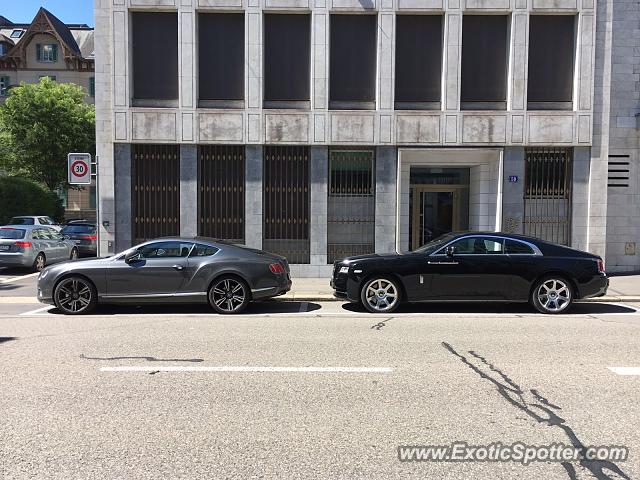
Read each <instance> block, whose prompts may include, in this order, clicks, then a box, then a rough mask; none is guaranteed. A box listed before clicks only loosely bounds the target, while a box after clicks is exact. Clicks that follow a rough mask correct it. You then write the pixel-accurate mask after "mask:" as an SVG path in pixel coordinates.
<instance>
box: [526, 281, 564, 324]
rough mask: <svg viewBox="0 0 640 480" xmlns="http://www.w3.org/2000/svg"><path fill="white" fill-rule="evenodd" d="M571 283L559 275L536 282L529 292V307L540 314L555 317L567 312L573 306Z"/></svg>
mask: <svg viewBox="0 0 640 480" xmlns="http://www.w3.org/2000/svg"><path fill="white" fill-rule="evenodd" d="M573 295H574V294H573V287H572V286H571V282H569V280H567V279H566V278H564V277H562V276H559V275H549V276H546V277H544V278H541V279H540V280H538V281H537V282H536V284H535V286H534V287H533V290H531V299H530V302H531V305H533V307H534V308H535V309H536V310H537V311H538V312H540V313H545V314H552V315H557V314H559V313H564V312H567V311H568V310H569V309H570V308H571V305H572V304H573Z"/></svg>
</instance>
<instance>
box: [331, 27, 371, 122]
mask: <svg viewBox="0 0 640 480" xmlns="http://www.w3.org/2000/svg"><path fill="white" fill-rule="evenodd" d="M330 42H331V46H330V49H331V51H330V52H329V55H330V60H331V61H330V72H329V77H330V78H329V96H330V102H334V103H333V104H332V105H330V106H331V108H355V107H357V106H358V105H355V106H354V105H352V104H349V103H353V102H355V103H356V104H358V103H359V104H360V108H371V109H373V108H375V97H376V16H375V15H331V40H330ZM336 102H337V103H336ZM341 102H342V104H341Z"/></svg>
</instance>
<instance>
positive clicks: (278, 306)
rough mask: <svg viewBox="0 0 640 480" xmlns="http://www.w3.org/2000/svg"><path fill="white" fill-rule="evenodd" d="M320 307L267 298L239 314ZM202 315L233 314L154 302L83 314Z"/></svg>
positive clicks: (54, 311) (200, 306)
mask: <svg viewBox="0 0 640 480" xmlns="http://www.w3.org/2000/svg"><path fill="white" fill-rule="evenodd" d="M318 309H320V305H318V304H317V303H313V302H292V301H282V300H268V301H264V302H252V303H250V304H249V305H248V306H247V309H246V310H245V311H244V312H243V313H241V314H240V315H242V316H246V315H258V314H259V315H265V314H281V313H298V312H301V311H302V312H312V311H315V310H318ZM48 313H52V314H58V315H62V312H61V311H60V310H58V309H57V308H55V307H53V306H52V307H51V310H48ZM159 314H162V315H202V314H210V315H212V316H214V315H215V316H224V317H227V316H228V317H232V316H233V315H218V314H217V313H215V312H214V311H213V310H212V309H211V307H209V306H208V305H204V304H180V305H178V304H154V305H98V306H97V307H96V308H95V310H94V311H93V312H91V313H89V314H87V315H85V316H89V317H91V316H102V315H159Z"/></svg>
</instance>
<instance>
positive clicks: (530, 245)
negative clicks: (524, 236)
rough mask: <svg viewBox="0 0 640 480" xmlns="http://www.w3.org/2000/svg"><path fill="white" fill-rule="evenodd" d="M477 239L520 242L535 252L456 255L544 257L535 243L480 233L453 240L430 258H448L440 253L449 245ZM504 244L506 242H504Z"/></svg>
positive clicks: (461, 254)
mask: <svg viewBox="0 0 640 480" xmlns="http://www.w3.org/2000/svg"><path fill="white" fill-rule="evenodd" d="M477 237H487V238H499V239H500V240H511V241H512V242H519V243H522V244H524V245H527V246H528V247H531V249H532V250H533V253H487V254H485V253H458V254H456V255H457V256H460V257H462V256H474V257H475V256H478V255H491V256H495V255H509V256H511V255H517V256H529V257H533V256H543V255H542V251H541V250H540V249H539V248H538V247H537V246H536V245H534V244H533V243H531V242H527V241H526V240H520V239H519V238H512V237H505V236H503V235H492V234H490V233H487V234H480V233H474V234H469V235H463V236H461V237H457V238H454V239H453V240H451V241H450V242H449V243H447V244H446V245H444V246H443V247H441V248H440V249H439V250H437V251H436V252H434V253H432V254H431V255H429V256H430V257H444V256H446V254H445V253H440V252H442V251H444V250H445V249H446V248H447V247H448V246H449V245H451V244H452V243H455V242H457V241H459V240H464V239H465V238H477ZM502 243H503V244H504V242H502Z"/></svg>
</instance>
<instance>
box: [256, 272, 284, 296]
mask: <svg viewBox="0 0 640 480" xmlns="http://www.w3.org/2000/svg"><path fill="white" fill-rule="evenodd" d="M289 290H291V277H290V276H289V274H287V275H286V276H284V275H283V276H282V278H278V284H277V285H275V286H273V287H265V288H256V289H254V290H251V297H252V298H253V300H263V299H265V298H271V297H278V296H280V295H284V294H285V293H287V292H288V291H289Z"/></svg>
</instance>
